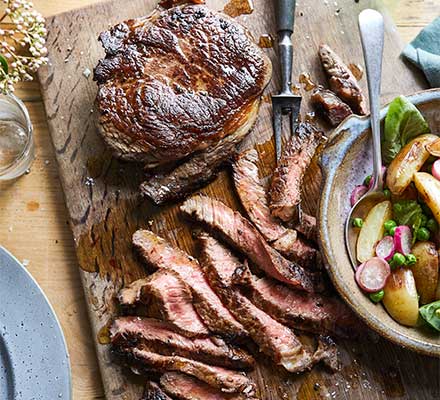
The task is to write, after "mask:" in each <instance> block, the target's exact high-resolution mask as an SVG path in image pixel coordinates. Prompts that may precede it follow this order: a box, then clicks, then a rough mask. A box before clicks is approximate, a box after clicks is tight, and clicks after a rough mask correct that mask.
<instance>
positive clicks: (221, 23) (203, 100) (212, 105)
mask: <svg viewBox="0 0 440 400" xmlns="http://www.w3.org/2000/svg"><path fill="white" fill-rule="evenodd" d="M99 40H100V41H101V43H102V45H103V47H104V50H105V53H106V56H105V58H104V59H101V60H100V61H99V63H98V65H97V67H96V68H95V71H94V79H95V80H96V81H97V82H98V87H99V88H98V95H97V98H96V104H97V108H98V111H99V130H100V132H101V135H102V136H103V138H104V140H105V142H106V143H107V144H108V146H109V147H110V148H111V149H112V150H113V152H114V155H115V156H116V157H119V158H122V159H124V160H128V161H138V162H143V163H144V164H145V165H146V167H148V168H153V167H156V166H158V165H164V164H170V163H173V162H176V161H178V160H182V159H183V158H186V157H187V156H189V155H191V154H194V153H195V152H197V151H201V150H205V149H207V148H209V147H211V146H212V145H214V144H216V143H218V142H219V141H221V140H223V139H224V138H225V137H227V136H229V135H232V134H234V133H235V132H237V131H238V130H240V129H244V130H246V132H245V133H244V134H246V133H247V132H248V131H249V129H250V128H251V126H252V125H253V121H252V118H254V119H255V118H256V116H257V113H256V112H255V108H256V107H257V108H258V104H259V102H260V95H261V93H262V92H263V90H264V88H265V86H266V85H267V83H268V82H269V80H270V77H271V63H270V60H269V58H268V57H267V56H266V55H265V54H264V52H263V51H262V49H260V48H259V47H258V46H257V45H256V44H255V43H254V42H253V40H252V38H251V35H250V34H249V32H248V31H247V30H246V29H245V28H244V27H243V26H241V25H240V24H239V23H238V22H237V21H235V20H233V19H232V18H229V17H228V16H226V15H224V14H221V13H218V12H215V11H212V10H210V9H209V8H207V7H205V6H201V5H183V6H179V7H174V8H170V9H168V10H160V9H156V10H155V11H153V13H152V14H151V15H149V16H147V17H142V18H137V19H131V20H128V21H125V22H122V23H120V24H118V25H116V26H114V27H113V28H110V29H109V30H108V31H106V32H103V33H101V35H100V36H99Z"/></svg>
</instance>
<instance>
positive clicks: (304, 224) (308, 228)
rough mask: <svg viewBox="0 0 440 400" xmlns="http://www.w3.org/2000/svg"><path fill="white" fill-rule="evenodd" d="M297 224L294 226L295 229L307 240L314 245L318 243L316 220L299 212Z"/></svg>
mask: <svg viewBox="0 0 440 400" xmlns="http://www.w3.org/2000/svg"><path fill="white" fill-rule="evenodd" d="M299 219H300V220H299V222H298V223H297V224H296V225H295V229H296V230H297V231H298V232H299V233H301V234H302V235H304V236H305V237H306V238H307V239H308V240H312V241H314V242H315V243H317V242H318V228H317V225H316V218H315V217H314V216H313V215H309V214H306V213H305V212H301V214H300V218H299Z"/></svg>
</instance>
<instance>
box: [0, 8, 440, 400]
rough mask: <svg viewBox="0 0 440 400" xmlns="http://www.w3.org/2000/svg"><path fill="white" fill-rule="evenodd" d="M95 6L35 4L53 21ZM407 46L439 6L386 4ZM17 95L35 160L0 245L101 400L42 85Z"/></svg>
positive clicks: (90, 391)
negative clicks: (43, 303)
mask: <svg viewBox="0 0 440 400" xmlns="http://www.w3.org/2000/svg"><path fill="white" fill-rule="evenodd" d="M93 2H96V0H95V1H94V0H63V1H62V2H61V1H59V0H34V4H35V6H36V8H37V9H38V10H39V11H40V12H42V13H43V15H45V16H48V15H53V14H56V13H60V12H63V11H66V10H70V9H73V8H78V7H82V6H85V5H87V4H91V3H93ZM385 3H386V4H387V6H388V9H389V11H390V13H391V15H392V16H393V18H394V20H395V22H396V25H397V28H398V31H399V33H400V34H401V36H402V38H403V40H404V42H405V43H406V42H408V41H409V40H411V39H412V38H413V37H414V36H415V35H416V34H417V33H418V32H419V30H420V29H421V28H422V27H423V26H425V25H426V24H428V23H429V22H430V21H431V20H432V19H434V18H435V17H436V16H438V15H439V14H440V7H439V3H438V0H400V1H399V0H385ZM16 94H17V95H18V96H19V97H20V98H21V99H22V100H23V101H24V102H25V104H26V106H27V107H28V109H29V113H30V116H31V119H32V123H33V126H34V132H35V142H36V150H37V157H36V160H35V162H34V164H33V165H32V168H31V173H30V174H28V175H24V176H23V177H21V178H20V179H18V180H16V181H12V182H2V183H0V221H1V228H0V244H1V245H2V246H4V247H6V248H7V249H8V250H10V251H11V252H12V253H13V254H15V256H16V257H17V258H18V259H19V260H21V261H24V262H25V263H26V264H28V269H29V271H30V272H31V273H32V275H33V276H34V277H35V279H36V280H37V281H38V283H39V284H40V285H41V287H42V288H43V290H44V292H45V293H46V295H47V296H48V298H49V300H50V301H51V303H52V305H53V307H54V308H55V311H56V313H57V315H58V318H59V319H60V321H61V325H62V327H63V330H64V334H65V336H66V340H67V344H68V347H69V352H70V357H71V367H72V379H73V398H74V399H75V400H76V399H78V400H91V399H103V398H104V394H103V389H102V383H101V379H100V375H99V370H98V366H97V362H96V357H95V350H94V347H93V342H92V337H91V332H90V327H89V322H88V317H87V313H86V306H85V303H84V299H83V291H82V287H81V284H80V279H79V274H78V269H77V263H76V255H75V252H74V246H73V240H72V235H71V231H70V229H69V227H68V225H67V221H66V220H67V216H66V209H65V205H64V199H63V193H62V191H61V187H60V183H59V179H58V171H57V166H56V162H55V157H54V152H53V149H52V144H51V141H50V137H49V132H48V128H47V123H46V115H45V112H44V108H43V104H42V101H41V94H40V88H39V85H38V83H35V82H30V83H26V84H21V85H19V86H18V88H17V90H16Z"/></svg>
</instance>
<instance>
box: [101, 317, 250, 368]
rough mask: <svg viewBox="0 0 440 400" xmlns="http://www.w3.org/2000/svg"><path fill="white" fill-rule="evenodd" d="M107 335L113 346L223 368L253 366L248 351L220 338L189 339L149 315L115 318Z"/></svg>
mask: <svg viewBox="0 0 440 400" xmlns="http://www.w3.org/2000/svg"><path fill="white" fill-rule="evenodd" d="M110 339H111V342H112V344H113V345H115V346H121V347H130V346H140V347H142V348H145V349H149V350H150V351H154V352H156V353H158V354H162V355H166V356H171V355H177V356H181V357H186V358H191V359H193V360H196V361H201V362H205V363H207V364H211V365H219V366H222V367H226V368H232V369H247V370H249V369H252V368H253V366H254V359H253V358H252V357H251V356H250V355H249V354H247V353H246V352H245V351H244V350H241V349H238V348H236V347H233V346H230V345H228V344H226V343H225V342H224V341H223V340H222V339H220V338H216V337H213V338H203V339H197V338H192V339H189V338H187V337H185V336H183V335H181V334H179V333H178V332H176V331H175V330H174V329H173V326H172V325H170V324H168V323H167V322H164V321H159V320H156V319H152V318H140V317H132V316H129V317H119V318H116V319H115V320H114V322H113V324H112V326H111V328H110Z"/></svg>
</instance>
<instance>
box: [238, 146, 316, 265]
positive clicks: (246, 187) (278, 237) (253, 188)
mask: <svg viewBox="0 0 440 400" xmlns="http://www.w3.org/2000/svg"><path fill="white" fill-rule="evenodd" d="M257 161H258V155H257V151H256V150H255V149H251V150H247V151H244V152H242V153H241V154H240V155H239V156H238V157H237V159H236V161H235V163H234V165H233V170H234V183H235V189H236V192H237V194H238V196H239V198H240V201H241V204H242V205H243V207H244V209H245V210H246V213H247V214H248V215H249V218H250V219H251V221H252V222H253V223H254V225H255V226H256V227H257V229H258V230H259V231H260V232H261V234H262V235H263V236H264V237H265V239H266V240H267V241H268V242H271V243H272V246H273V247H274V248H275V249H276V250H278V251H279V252H280V253H281V254H282V255H284V256H285V257H287V258H288V259H290V260H293V261H296V262H298V263H299V264H301V265H302V266H303V267H314V266H316V257H317V253H318V252H317V250H316V249H314V248H313V247H311V246H309V245H308V244H307V243H305V242H304V241H303V240H302V239H301V238H299V237H297V235H296V231H294V230H293V229H288V228H286V227H284V226H283V225H282V224H281V223H280V221H279V219H277V218H275V217H274V216H273V215H272V214H271V213H270V209H269V205H268V203H267V196H266V191H265V190H264V187H263V186H262V184H261V182H260V179H259V178H258V167H257V164H256V163H257ZM305 231H306V233H307V235H309V236H310V235H311V234H312V232H310V229H309V228H308V227H305Z"/></svg>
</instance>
